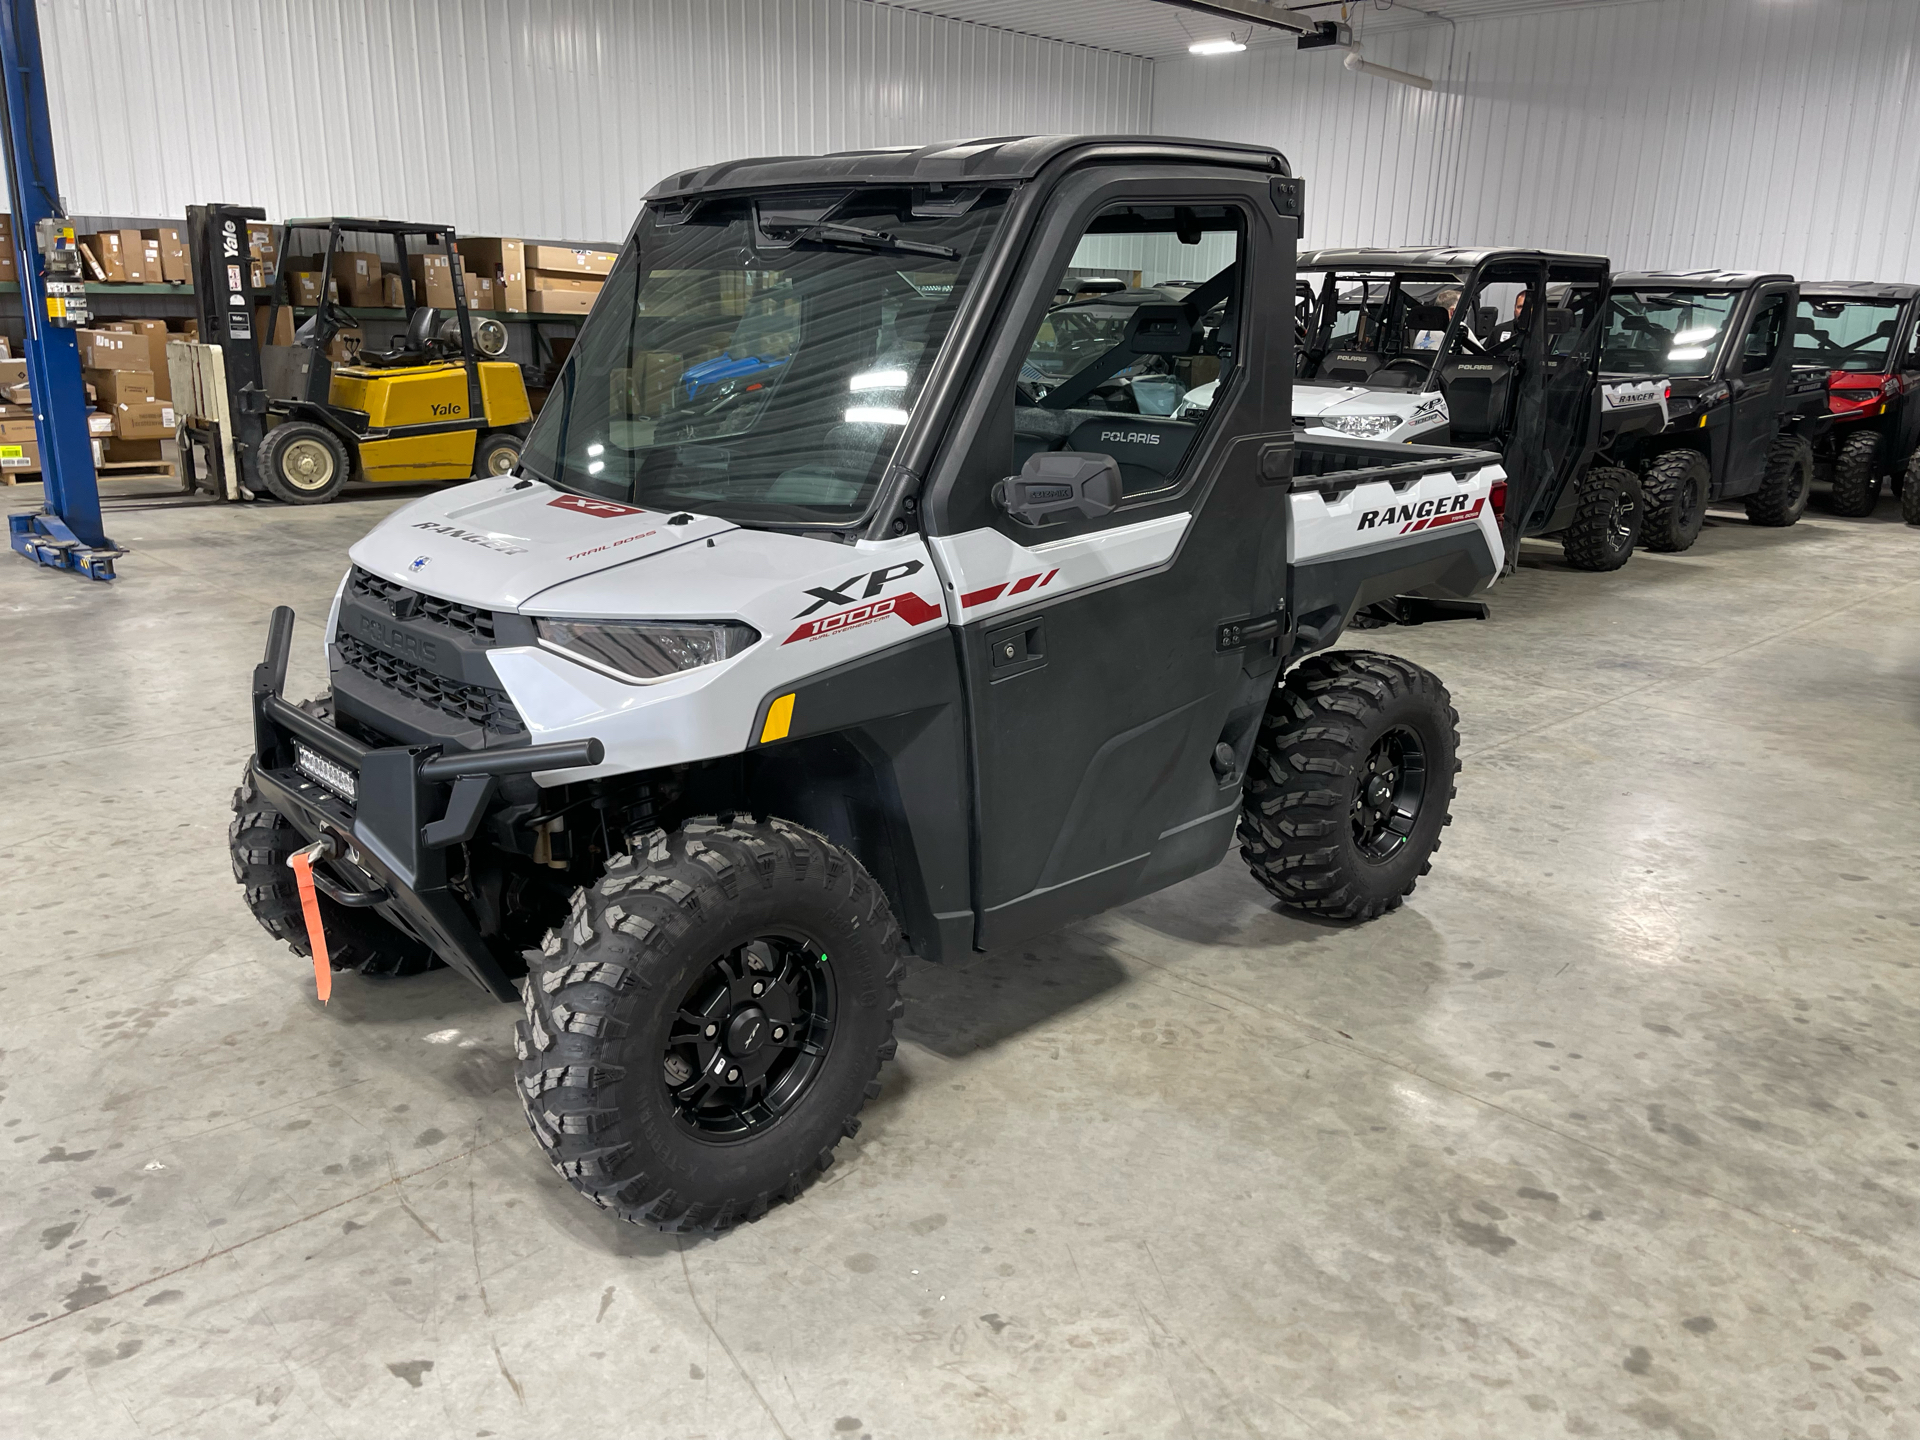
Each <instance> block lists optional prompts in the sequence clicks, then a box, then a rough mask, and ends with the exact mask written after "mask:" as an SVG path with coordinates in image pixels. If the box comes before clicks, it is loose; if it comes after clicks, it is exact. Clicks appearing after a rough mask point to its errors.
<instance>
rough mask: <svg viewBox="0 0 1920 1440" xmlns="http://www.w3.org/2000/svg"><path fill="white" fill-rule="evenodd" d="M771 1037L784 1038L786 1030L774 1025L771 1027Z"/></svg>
mask: <svg viewBox="0 0 1920 1440" xmlns="http://www.w3.org/2000/svg"><path fill="white" fill-rule="evenodd" d="M773 1038H774V1039H776V1040H784V1039H786V1038H787V1032H786V1031H785V1030H784V1029H783V1028H781V1027H780V1026H778V1025H776V1026H774V1027H773Z"/></svg>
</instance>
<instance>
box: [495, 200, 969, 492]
mask: <svg viewBox="0 0 1920 1440" xmlns="http://www.w3.org/2000/svg"><path fill="white" fill-rule="evenodd" d="M1003 199H1004V194H1003V193H1002V192H995V191H987V192H985V193H983V194H976V195H974V196H971V197H969V196H967V195H965V194H964V192H963V193H962V194H961V195H960V196H959V197H958V198H957V199H956V198H955V197H954V196H953V195H952V194H951V193H946V194H943V195H941V196H938V197H930V196H929V195H928V194H927V193H926V192H925V190H924V188H921V189H915V188H911V187H900V188H864V189H852V190H848V189H842V190H839V191H831V192H829V191H805V192H797V193H795V194H791V195H785V196H759V197H755V198H744V197H742V198H733V197H719V198H714V199H705V200H700V201H697V202H696V203H695V205H694V208H693V210H692V212H691V213H690V214H687V215H685V216H684V217H683V216H678V215H663V214H662V213H660V212H658V211H656V210H654V209H653V208H652V207H649V212H648V214H647V215H646V216H645V217H644V218H643V220H642V222H641V225H640V227H639V230H638V231H637V232H636V235H635V237H634V239H633V240H632V241H631V242H629V244H628V247H627V249H626V250H625V251H623V252H622V254H621V257H620V259H619V260H618V261H617V262H616V263H615V265H614V268H613V272H612V274H611V275H609V277H608V279H607V284H606V288H605V289H604V291H603V292H602V293H601V295H600V298H599V300H598V301H597V302H596V303H595V305H594V308H593V313H592V314H591V315H590V316H589V317H588V320H587V323H586V325H585V327H584V328H583V329H582V332H581V335H580V339H579V342H578V343H577V344H576V345H575V346H574V348H573V350H572V352H571V353H570V354H569V356H568V357H567V362H566V365H565V367H564V368H563V369H562V371H561V374H560V378H559V381H558V383H557V384H556V385H555V386H554V389H553V393H552V394H551V395H550V396H549V398H548V400H547V403H546V405H545V407H544V408H543V409H542V410H541V412H540V417H539V419H538V420H537V421H535V422H534V426H533V430H532V432H531V433H530V434H529V436H528V437H527V447H526V452H525V454H524V456H523V457H522V468H523V469H525V470H526V471H527V472H528V473H530V474H533V475H536V476H538V477H540V478H541V479H544V480H548V481H550V482H552V483H554V484H556V485H559V486H561V487H563V488H565V489H570V490H576V491H580V492H582V493H587V494H594V495H605V496H608V497H611V498H613V499H617V500H622V501H626V502H629V503H632V504H635V505H642V506H646V507H649V508H653V509H674V510H681V509H684V510H695V511H699V512H702V513H705V514H710V515H721V516H724V517H726V518H727V519H731V520H736V521H739V522H741V523H745V524H754V523H763V524H770V525H781V524H789V525H791V524H800V525H804V524H846V523H850V522H852V521H855V520H858V519H859V518H860V517H861V515H863V514H864V513H865V511H866V509H867V507H868V505H869V504H870V503H871V501H872V499H873V495H874V492H875V490H876V489H877V488H878V485H879V481H880V476H881V474H882V472H883V471H884V470H885V468H886V464H887V462H888V460H889V459H891V458H892V455H893V449H894V444H895V442H896V440H897V439H898V438H899V436H900V433H901V430H902V428H903V427H904V426H905V425H906V423H907V420H908V417H909V415H910V413H911V411H912V409H913V406H914V404H915V402H916V400H917V398H918V396H919V394H920V387H921V386H922V384H923V383H924V382H925V380H926V377H927V374H928V372H929V370H930V369H931V367H932V364H933V360H934V357H935V355H936V354H937V353H938V351H939V349H940V347H941V345H942V344H944V343H945V340H946V336H947V332H948V330H949V328H950V327H951V325H952V323H953V318H954V315H955V313H956V311H957V310H958V308H959V305H960V303H961V300H962V298H963V296H964V295H965V293H966V290H967V287H968V285H969V284H970V283H971V281H972V279H973V276H974V273H975V271H976V270H977V268H978V265H979V261H980V257H981V255H982V254H983V253H984V251H985V249H986V246H987V244H988V242H989V240H990V239H991V237H992V234H993V232H994V229H995V227H996V226H997V225H998V223H999V219H1000V215H1001V213H1002V208H1003V206H1002V201H1003Z"/></svg>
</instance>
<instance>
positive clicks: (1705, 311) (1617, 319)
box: [1600, 290, 1739, 378]
mask: <svg viewBox="0 0 1920 1440" xmlns="http://www.w3.org/2000/svg"><path fill="white" fill-rule="evenodd" d="M1738 298H1739V296H1738V294H1737V292H1735V291H1731V290H1719V291H1710V290H1616V291H1615V292H1614V294H1613V307H1612V309H1611V311H1610V312H1609V313H1608V315H1607V338H1606V339H1605V341H1603V342H1602V344H1601V347H1600V368H1601V369H1602V370H1604V371H1606V372H1608V373H1610V374H1615V375H1671V376H1674V377H1676V378H1681V377H1686V376H1696V375H1709V374H1712V373H1713V357H1714V356H1715V355H1716V354H1718V353H1719V350H1720V339H1721V336H1722V334H1723V333H1724V332H1725V330H1726V328H1727V318H1728V317H1729V316H1730V315H1732V313H1733V303H1734V301H1735V300H1736V299H1738Z"/></svg>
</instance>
